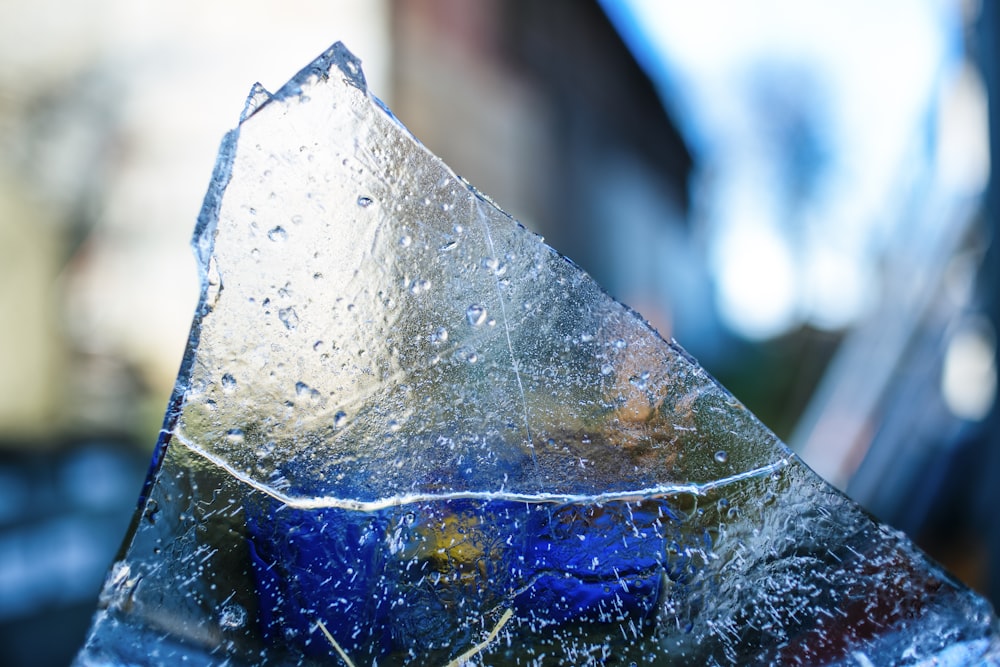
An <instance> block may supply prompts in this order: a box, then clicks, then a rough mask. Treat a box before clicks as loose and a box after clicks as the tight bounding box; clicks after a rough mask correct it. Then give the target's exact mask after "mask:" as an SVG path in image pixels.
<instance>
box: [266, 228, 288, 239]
mask: <svg viewBox="0 0 1000 667" xmlns="http://www.w3.org/2000/svg"><path fill="white" fill-rule="evenodd" d="M267 238H269V239H271V240H272V241H275V242H280V241H284V240H285V239H286V238H288V232H286V231H285V228H284V227H281V226H278V227H275V228H274V229H272V230H271V231H269V232H268V233H267Z"/></svg>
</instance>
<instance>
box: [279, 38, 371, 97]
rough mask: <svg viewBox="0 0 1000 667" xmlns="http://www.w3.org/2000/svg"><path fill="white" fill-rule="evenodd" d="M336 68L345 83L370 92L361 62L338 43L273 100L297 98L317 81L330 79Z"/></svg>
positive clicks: (294, 78) (300, 72)
mask: <svg viewBox="0 0 1000 667" xmlns="http://www.w3.org/2000/svg"><path fill="white" fill-rule="evenodd" d="M334 68H336V69H338V70H340V72H341V74H343V76H344V81H345V82H347V83H349V84H350V85H352V86H354V87H355V88H358V89H359V90H362V91H367V90H368V84H367V83H366V82H365V73H364V71H362V69H361V60H360V59H359V58H358V57H357V56H355V55H354V54H353V53H351V52H350V51H349V50H348V48H347V47H346V46H344V44H343V42H337V43H336V44H334V45H333V46H331V47H330V48H328V49H327V50H326V51H324V52H323V53H321V54H320V55H319V57H317V58H316V59H315V60H313V61H312V62H311V63H309V64H308V65H306V66H305V67H304V68H302V70H301V71H299V73H298V74H296V75H295V76H293V77H292V78H291V80H290V81H289V82H288V83H286V84H285V85H284V86H282V87H281V89H280V90H278V92H276V93H274V95H273V99H278V100H283V99H286V98H289V97H297V96H299V95H301V94H302V90H303V89H304V88H307V87H309V86H311V85H313V84H314V83H315V82H316V81H321V80H324V79H328V78H330V75H331V74H332V73H333V70H334Z"/></svg>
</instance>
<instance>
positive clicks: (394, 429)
mask: <svg viewBox="0 0 1000 667" xmlns="http://www.w3.org/2000/svg"><path fill="white" fill-rule="evenodd" d="M387 426H388V427H389V430H390V431H392V432H393V433H395V432H397V431H398V430H399V429H401V428H403V427H402V426H401V425H400V423H399V422H398V421H396V420H395V419H390V420H389V423H388V424H387Z"/></svg>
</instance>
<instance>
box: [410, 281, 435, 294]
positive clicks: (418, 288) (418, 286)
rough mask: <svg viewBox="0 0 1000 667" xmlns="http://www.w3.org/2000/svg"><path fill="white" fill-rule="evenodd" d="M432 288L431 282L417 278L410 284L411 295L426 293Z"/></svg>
mask: <svg viewBox="0 0 1000 667" xmlns="http://www.w3.org/2000/svg"><path fill="white" fill-rule="evenodd" d="M430 288H431V283H430V281H429V280H424V279H423V278H416V279H414V280H412V281H411V282H410V293H411V294H421V293H423V292H426V291H427V290H429V289H430Z"/></svg>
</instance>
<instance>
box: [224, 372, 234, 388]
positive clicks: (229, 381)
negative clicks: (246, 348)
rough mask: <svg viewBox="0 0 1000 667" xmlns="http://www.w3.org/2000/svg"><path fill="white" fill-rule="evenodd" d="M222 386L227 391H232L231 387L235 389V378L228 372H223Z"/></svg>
mask: <svg viewBox="0 0 1000 667" xmlns="http://www.w3.org/2000/svg"><path fill="white" fill-rule="evenodd" d="M222 388H223V389H225V390H227V391H232V390H233V389H236V378H234V377H233V376H232V375H231V374H229V373H225V374H224V375H223V376H222Z"/></svg>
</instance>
